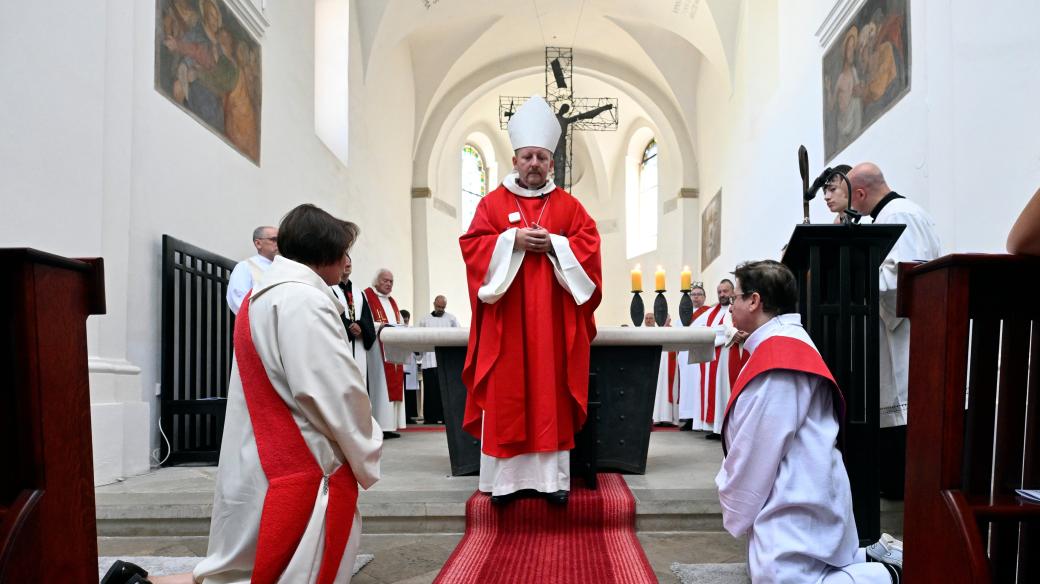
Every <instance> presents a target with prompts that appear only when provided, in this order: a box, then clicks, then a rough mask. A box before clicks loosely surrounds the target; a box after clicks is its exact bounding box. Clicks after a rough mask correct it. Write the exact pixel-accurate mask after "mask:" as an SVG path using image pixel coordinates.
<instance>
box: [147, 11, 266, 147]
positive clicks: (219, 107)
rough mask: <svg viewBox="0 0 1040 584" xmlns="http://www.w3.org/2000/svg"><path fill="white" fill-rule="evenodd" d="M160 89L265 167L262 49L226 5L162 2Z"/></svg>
mask: <svg viewBox="0 0 1040 584" xmlns="http://www.w3.org/2000/svg"><path fill="white" fill-rule="evenodd" d="M155 13H156V26H155V88H156V90H157V91H158V92H159V93H161V94H163V95H164V96H166V97H167V98H168V99H170V100H171V101H173V102H174V103H176V104H177V105H178V106H180V107H181V108H182V109H183V110H184V111H186V112H188V113H189V114H190V115H191V116H192V117H194V118H195V119H196V120H198V121H199V122H200V123H202V124H203V125H204V126H206V127H207V128H209V129H210V130H212V131H213V132H214V133H216V134H217V135H218V136H220V137H221V138H223V139H224V140H225V141H226V142H227V143H228V144H231V145H232V146H234V147H235V149H237V150H238V151H239V152H241V153H242V154H243V155H244V156H245V157H246V158H248V159H250V160H252V161H253V163H255V164H257V165H259V164H260V97H261V88H262V84H261V68H260V45H259V43H257V42H256V40H255V39H253V37H252V36H250V34H249V33H248V32H247V31H246V29H245V27H244V26H243V25H242V23H241V21H239V20H238V18H237V17H236V16H235V14H234V13H233V12H231V11H230V10H229V9H228V7H227V6H226V5H225V4H224V3H223V1H222V0H157V5H156V11H155Z"/></svg>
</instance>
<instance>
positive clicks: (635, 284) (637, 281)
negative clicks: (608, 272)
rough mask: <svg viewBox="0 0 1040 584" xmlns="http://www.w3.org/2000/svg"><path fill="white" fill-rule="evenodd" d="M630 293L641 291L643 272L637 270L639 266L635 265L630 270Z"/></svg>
mask: <svg viewBox="0 0 1040 584" xmlns="http://www.w3.org/2000/svg"><path fill="white" fill-rule="evenodd" d="M632 291H633V292H642V291H643V271H642V270H640V269H639V264H636V267H635V268H633V269H632Z"/></svg>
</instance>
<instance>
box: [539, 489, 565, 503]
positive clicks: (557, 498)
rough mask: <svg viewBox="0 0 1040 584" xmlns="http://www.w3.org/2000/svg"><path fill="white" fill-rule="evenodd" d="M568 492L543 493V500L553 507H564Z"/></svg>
mask: <svg viewBox="0 0 1040 584" xmlns="http://www.w3.org/2000/svg"><path fill="white" fill-rule="evenodd" d="M570 494H571V492H570V491H562V490H561V491H556V492H555V493H545V499H546V500H547V501H549V503H552V504H553V505H566V504H567V499H569V498H570Z"/></svg>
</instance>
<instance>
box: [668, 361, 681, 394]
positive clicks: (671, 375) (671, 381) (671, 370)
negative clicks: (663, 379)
mask: <svg viewBox="0 0 1040 584" xmlns="http://www.w3.org/2000/svg"><path fill="white" fill-rule="evenodd" d="M673 385H675V351H669V352H668V403H670V404H674V403H679V400H677V399H675V397H674V396H673V395H672V386H673Z"/></svg>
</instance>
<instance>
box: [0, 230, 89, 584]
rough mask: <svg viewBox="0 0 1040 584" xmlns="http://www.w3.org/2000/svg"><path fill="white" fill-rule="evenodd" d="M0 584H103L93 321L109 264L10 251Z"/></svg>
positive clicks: (4, 257) (0, 301) (4, 265)
mask: <svg viewBox="0 0 1040 584" xmlns="http://www.w3.org/2000/svg"><path fill="white" fill-rule="evenodd" d="M0 282H3V285H2V286H0V315H2V318H0V371H2V372H3V375H2V376H0V388H2V389H0V443H2V444H3V447H2V448H0V468H2V469H3V471H2V472H0V582H97V577H98V574H97V529H96V527H95V511H94V466H93V457H92V455H91V433H90V391H89V385H88V379H87V331H86V318H87V316H89V315H91V314H104V313H105V287H104V270H103V264H102V260H100V259H92V260H83V261H77V260H71V259H67V258H63V257H59V256H55V255H50V254H47V253H43V252H39V251H36V250H31V249H0Z"/></svg>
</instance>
